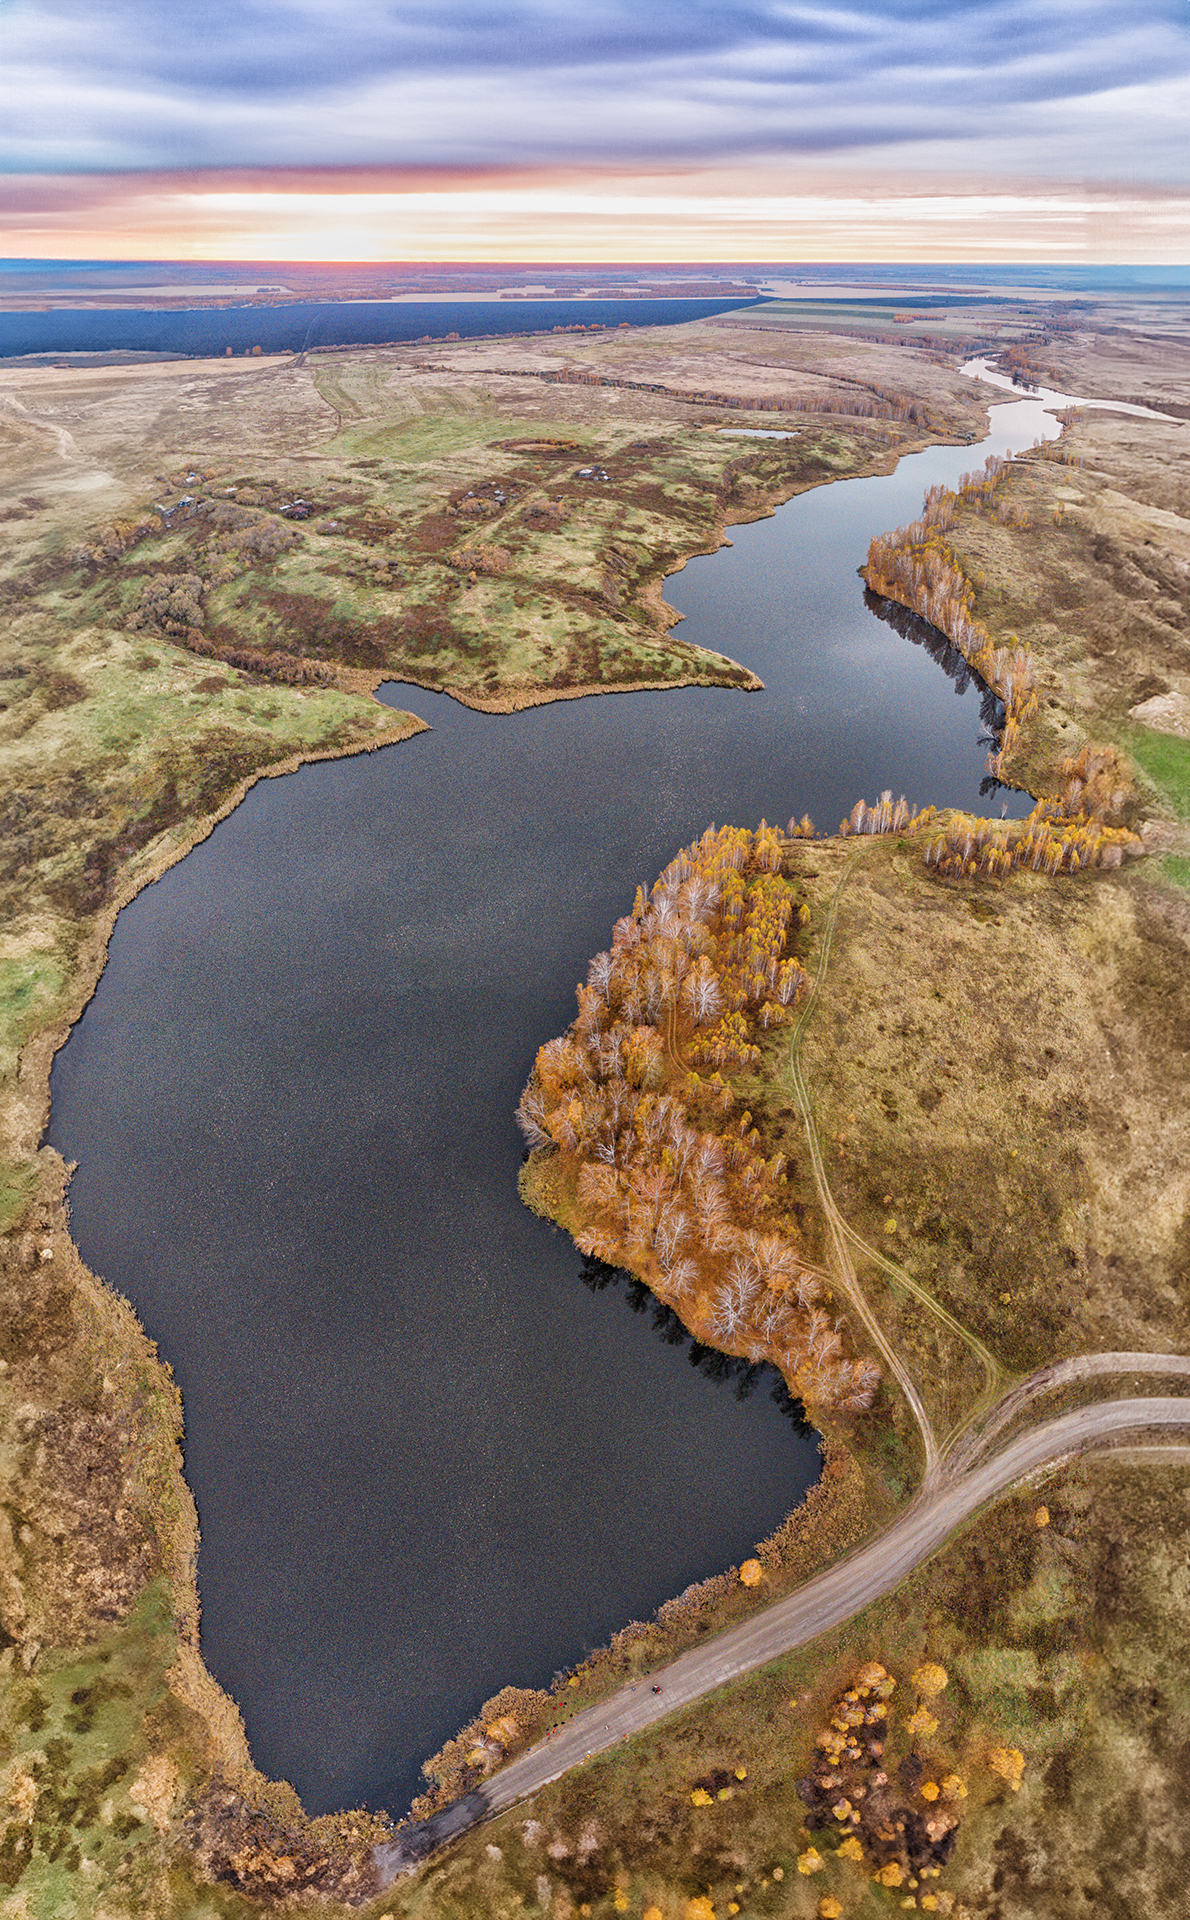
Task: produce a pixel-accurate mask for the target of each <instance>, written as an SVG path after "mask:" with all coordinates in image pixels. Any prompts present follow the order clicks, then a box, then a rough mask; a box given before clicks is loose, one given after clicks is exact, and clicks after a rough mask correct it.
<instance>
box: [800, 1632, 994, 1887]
mask: <svg viewBox="0 0 1190 1920" xmlns="http://www.w3.org/2000/svg"><path fill="white" fill-rule="evenodd" d="M945 1685H946V1672H945V1669H944V1668H942V1667H939V1666H935V1665H933V1664H932V1663H927V1664H926V1665H924V1666H922V1667H919V1668H918V1670H917V1672H916V1673H914V1674H913V1676H912V1680H911V1686H912V1687H913V1689H914V1691H915V1693H916V1695H917V1696H918V1702H919V1704H918V1705H917V1708H916V1711H915V1712H913V1713H912V1714H911V1715H909V1716H908V1717H907V1718H905V1719H904V1720H903V1721H899V1719H898V1711H897V1704H896V1701H895V1699H894V1695H895V1694H896V1692H897V1683H896V1681H895V1680H894V1679H893V1677H892V1675H891V1674H890V1673H889V1672H888V1670H887V1668H885V1667H883V1666H882V1665H881V1664H880V1662H879V1661H878V1660H870V1661H867V1662H866V1663H865V1664H864V1665H863V1666H862V1667H860V1668H859V1670H858V1672H857V1673H856V1674H855V1677H854V1679H853V1680H852V1683H851V1685H850V1686H849V1687H848V1688H847V1689H846V1690H845V1691H844V1692H843V1693H841V1694H839V1695H838V1696H837V1698H836V1699H835V1700H834V1702H833V1704H832V1708H831V1712H830V1715H829V1717H828V1720H827V1724H826V1725H825V1726H824V1727H823V1728H822V1729H821V1730H820V1732H819V1733H818V1734H817V1735H816V1736H815V1747H816V1750H817V1754H816V1759H815V1762H814V1766H813V1768H812V1770H811V1772H810V1774H809V1775H808V1776H807V1777H806V1778H805V1779H804V1780H799V1782H798V1793H799V1794H800V1796H801V1798H802V1800H803V1801H804V1802H805V1804H806V1806H807V1808H808V1809H809V1813H810V1820H811V1825H812V1826H814V1827H815V1828H819V1829H826V1830H828V1831H830V1830H833V1832H834V1835H835V1836H836V1839H837V1842H838V1845H837V1853H838V1855H839V1856H840V1857H841V1858H843V1859H845V1860H851V1861H853V1862H854V1863H855V1865H856V1866H866V1867H867V1869H868V1872H869V1873H870V1874H871V1877H872V1878H873V1879H874V1880H875V1881H876V1882H877V1884H879V1885H881V1886H885V1887H899V1886H905V1885H908V1886H910V1887H917V1886H918V1885H919V1883H921V1882H923V1881H924V1882H929V1881H931V1880H933V1879H935V1878H937V1876H938V1874H939V1873H940V1871H941V1869H942V1868H943V1867H944V1866H945V1865H946V1863H947V1861H948V1860H949V1858H950V1855H951V1853H952V1851H953V1849H954V1845H955V1841H956V1839H957V1837H958V1829H959V1825H960V1812H959V1808H960V1804H961V1802H962V1801H963V1800H964V1799H966V1797H967V1788H966V1785H965V1784H964V1782H963V1780H962V1779H961V1777H960V1776H959V1775H958V1774H957V1773H955V1772H953V1771H951V1772H944V1771H943V1769H942V1767H941V1766H940V1765H939V1764H937V1763H935V1764H933V1765H932V1766H931V1765H930V1764H929V1763H928V1762H927V1761H926V1760H925V1758H924V1757H923V1756H922V1754H921V1752H920V1751H919V1749H920V1743H921V1740H922V1738H923V1737H928V1736H929V1735H931V1734H933V1733H936V1732H937V1729H938V1722H937V1720H936V1719H935V1718H934V1716H933V1715H932V1714H928V1713H925V1712H924V1709H923V1708H922V1706H921V1705H920V1697H921V1695H923V1694H925V1695H927V1696H928V1697H930V1698H936V1697H937V1696H938V1695H939V1694H940V1693H941V1692H942V1690H943V1689H944V1687H945ZM923 1714H924V1721H923V1717H922V1716H923ZM925 1722H928V1726H927V1725H926V1724H925ZM906 1734H908V1735H909V1744H908V1746H906V1741H905V1735H906ZM894 1751H896V1752H901V1753H902V1758H901V1759H900V1761H899V1762H898V1761H896V1760H894V1757H893V1756H894ZM819 1844H820V1845H821V1844H822V1843H821V1841H820V1842H819ZM933 1905H934V1907H935V1908H938V1909H940V1910H942V1911H946V1910H948V1908H949V1900H946V1901H945V1904H943V1900H942V1899H939V1900H935V1901H934V1903H933Z"/></svg>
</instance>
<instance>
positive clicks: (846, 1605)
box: [376, 1398, 1190, 1885]
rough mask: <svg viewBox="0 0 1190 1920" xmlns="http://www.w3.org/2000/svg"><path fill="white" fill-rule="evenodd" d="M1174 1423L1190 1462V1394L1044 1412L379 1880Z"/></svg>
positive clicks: (663, 1671)
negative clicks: (988, 1518) (984, 1523)
mask: <svg viewBox="0 0 1190 1920" xmlns="http://www.w3.org/2000/svg"><path fill="white" fill-rule="evenodd" d="M1171 1427H1173V1428H1184V1429H1185V1432H1186V1438H1185V1440H1184V1442H1183V1443H1182V1444H1181V1445H1180V1446H1179V1447H1178V1448H1177V1449H1176V1451H1177V1453H1179V1454H1180V1455H1183V1456H1184V1457H1185V1458H1186V1460H1187V1461H1188V1462H1190V1398H1187V1399H1151V1400H1146V1399H1137V1400H1110V1401H1105V1402H1102V1403H1100V1404H1099V1405H1096V1406H1089V1407H1080V1408H1078V1409H1077V1410H1076V1411H1075V1412H1073V1413H1067V1414H1063V1415H1062V1416H1061V1417H1060V1418H1058V1419H1056V1420H1050V1421H1047V1422H1046V1423H1045V1424H1044V1425H1043V1426H1039V1427H1036V1428H1034V1429H1032V1430H1031V1431H1030V1432H1028V1433H1024V1434H1021V1435H1020V1436H1019V1437H1018V1438H1017V1439H1015V1440H1012V1441H1010V1442H1009V1443H1008V1445H1006V1446H1005V1447H1003V1448H1002V1449H1001V1450H1000V1451H999V1452H998V1453H996V1454H994V1455H993V1456H992V1458H991V1459H989V1460H985V1461H983V1462H982V1463H981V1464H979V1465H977V1466H973V1467H970V1468H968V1470H967V1471H966V1472H963V1473H959V1474H955V1475H954V1476H953V1477H948V1478H947V1479H946V1480H945V1481H944V1482H943V1483H942V1484H941V1485H938V1484H936V1483H935V1484H934V1485H933V1486H932V1487H930V1488H929V1489H928V1490H923V1491H922V1493H920V1494H919V1495H918V1497H917V1499H916V1500H915V1501H914V1502H913V1504H912V1505H911V1506H910V1507H908V1508H907V1509H906V1511H905V1512H904V1513H903V1514H902V1515H901V1517H900V1518H899V1519H898V1520H896V1521H894V1523H893V1524H892V1526H890V1527H889V1528H887V1529H886V1531H885V1532H884V1533H882V1534H881V1535H880V1536H879V1538H878V1539H876V1540H874V1541H872V1542H871V1544H870V1545H868V1546H867V1547H864V1548H862V1549H861V1550H860V1551H859V1552H858V1553H854V1554H852V1555H851V1556H850V1557H849V1558H848V1559H846V1560H843V1561H840V1562H839V1564H838V1565H837V1566H834V1567H831V1568H830V1569H829V1570H828V1571H827V1572H826V1573H822V1574H819V1575H818V1576H817V1578H816V1579H813V1580H810V1581H808V1582H807V1584H806V1585H805V1586H804V1587H800V1588H799V1589H798V1591H797V1592H796V1593H793V1594H790V1595H789V1596H788V1598H786V1599H784V1600H778V1601H776V1602H775V1603H774V1604H773V1605H772V1606H771V1607H767V1608H765V1610H764V1611H763V1612H762V1613H759V1614H757V1615H756V1616H755V1617H754V1618H753V1619H751V1620H747V1621H745V1622H744V1623H743V1624H742V1625H741V1626H738V1627H733V1628H731V1629H730V1630H729V1631H728V1632H726V1633H722V1634H719V1635H718V1636H717V1637H716V1638H715V1639H714V1640H711V1641H710V1642H708V1643H707V1644H706V1645H705V1646H701V1647H696V1648H694V1649H692V1651H691V1652H689V1653H685V1654H683V1655H682V1656H681V1657H680V1658H679V1659H677V1660H675V1661H673V1662H672V1663H671V1664H670V1665H669V1666H667V1667H662V1668H659V1669H658V1671H657V1672H656V1673H655V1674H649V1675H647V1676H646V1677H645V1678H643V1679H641V1680H640V1681H638V1682H636V1683H635V1685H633V1686H630V1687H625V1688H623V1689H622V1690H621V1691H620V1692H619V1693H617V1694H615V1695H613V1696H612V1698H611V1699H609V1700H606V1701H604V1702H603V1703H602V1705H600V1706H597V1707H590V1708H588V1709H587V1710H586V1711H585V1712H583V1713H579V1714H576V1715H575V1717H574V1719H573V1720H571V1721H568V1722H567V1724H566V1725H565V1726H564V1727H562V1728H561V1729H560V1730H559V1731H558V1732H557V1733H555V1734H553V1735H551V1736H550V1737H549V1738H548V1739H546V1740H542V1741H540V1742H539V1743H538V1744H537V1746H535V1747H532V1748H531V1749H530V1750H529V1752H528V1753H525V1754H522V1755H521V1756H520V1758H519V1759H517V1760H514V1761H513V1762H512V1763H511V1765H509V1766H507V1767H503V1768H501V1770H500V1772H499V1773H497V1774H496V1775H495V1777H494V1778H493V1779H491V1780H490V1781H488V1782H486V1784H485V1785H484V1786H483V1787H481V1788H478V1789H477V1790H476V1791H475V1792H474V1793H472V1794H469V1795H468V1796H467V1801H466V1802H465V1803H464V1802H460V1803H458V1806H457V1807H456V1808H446V1809H445V1810H444V1812H443V1813H442V1814H440V1815H438V1816H437V1817H436V1819H435V1820H434V1821H433V1822H429V1823H427V1827H426V1829H425V1830H424V1832H419V1831H418V1830H416V1829H414V1830H411V1831H407V1832H406V1833H403V1834H402V1835H401V1836H400V1838H399V1839H398V1840H397V1841H396V1842H395V1843H394V1844H393V1845H390V1846H384V1847H380V1848H378V1849H377V1855H376V1857H377V1865H378V1866H379V1868H380V1871H381V1874H382V1876H383V1877H384V1881H385V1884H386V1885H387V1884H388V1883H389V1882H390V1881H391V1880H393V1879H395V1878H397V1876H398V1875H399V1874H400V1873H402V1872H404V1871H407V1870H408V1868H409V1867H410V1866H411V1865H412V1864H413V1863H414V1862H415V1861H416V1860H417V1859H419V1858H421V1857H424V1855H425V1853H426V1852H428V1851H431V1850H432V1849H433V1848H434V1847H435V1846H437V1845H440V1844H442V1842H443V1841H444V1840H445V1839H447V1838H450V1837H453V1834H454V1833H456V1832H458V1831H461V1830H463V1828H465V1827H466V1826H470V1825H473V1824H475V1823H476V1822H477V1821H479V1820H482V1819H485V1818H487V1817H488V1816H489V1815H491V1814H493V1813H499V1812H502V1811H503V1810H504V1809H505V1808H507V1807H510V1806H514V1805H515V1804H516V1802H517V1801H518V1800H524V1799H527V1798H528V1797H529V1796H530V1795H531V1794H533V1793H536V1792H537V1790H538V1789H539V1788H540V1787H543V1786H545V1785H546V1784H547V1783H548V1782H549V1781H551V1780H556V1779H557V1778H558V1777H559V1775H561V1774H563V1773H567V1772H569V1770H570V1769H571V1768H572V1767H576V1766H581V1765H582V1764H583V1763H584V1762H585V1761H586V1760H588V1759H590V1758H591V1756H592V1755H593V1754H597V1753H603V1752H606V1750H607V1749H608V1748H609V1747H613V1746H615V1745H616V1744H617V1743H618V1742H619V1741H621V1740H623V1739H626V1738H628V1737H630V1736H631V1735H633V1734H636V1733H640V1732H641V1731H642V1730H643V1729H644V1728H645V1727H649V1726H652V1725H654V1724H655V1723H656V1722H657V1721H659V1720H663V1719H665V1718H666V1717H667V1716H668V1715H670V1714H672V1713H676V1712H678V1711H679V1710H681V1709H682V1708H685V1707H689V1706H692V1705H693V1704H694V1702H695V1701H697V1700H700V1699H702V1698H703V1697H704V1696H705V1695H706V1694H708V1693H713V1692H714V1691H715V1689H716V1688H718V1687H721V1686H725V1685H726V1684H727V1683H728V1682H729V1681H732V1680H735V1679H737V1678H738V1677H739V1676H740V1675H741V1674H745V1673H750V1672H751V1671H752V1670H753V1668H755V1667H760V1666H764V1665H766V1664H767V1662H768V1661H770V1660H775V1659H776V1658H777V1657H778V1656H779V1655H781V1654H783V1653H788V1652H789V1651H791V1649H792V1648H794V1647H799V1646H802V1645H804V1643H805V1642H806V1641H808V1640H813V1639H815V1638H816V1637H817V1635H818V1634H820V1633H824V1632H825V1631H826V1630H827V1628H829V1627H833V1626H836V1625H838V1624H839V1622H840V1621H843V1620H849V1619H850V1618H851V1617H852V1616H853V1615H854V1614H857V1613H860V1612H861V1611H862V1610H863V1608H864V1607H866V1606H867V1605H868V1604H869V1603H870V1602H871V1601H873V1600H876V1599H879V1598H880V1596H881V1595H882V1594H885V1593H889V1592H891V1590H892V1589H893V1588H894V1587H896V1586H899V1585H900V1583H901V1582H902V1581H903V1580H904V1579H905V1578H906V1577H907V1576H908V1575H909V1574H910V1573H912V1572H913V1571H914V1569H915V1568H916V1567H919V1566H921V1564H922V1562H923V1561H925V1560H928V1559H929V1557H930V1555H931V1554H933V1553H934V1552H936V1551H937V1549H938V1548H939V1547H940V1546H942V1545H943V1543H944V1542H945V1541H946V1540H947V1538H948V1537H949V1536H950V1534H952V1533H953V1532H954V1531H955V1529H956V1528H957V1527H959V1526H961V1525H962V1524H963V1522H964V1521H965V1520H967V1519H969V1518H970V1516H971V1515H972V1514H974V1513H976V1512H978V1511H979V1509H980V1508H981V1507H983V1506H985V1505H986V1504H987V1503H988V1502H989V1501H991V1500H994V1499H995V1498H996V1497H997V1495H999V1494H1001V1493H1003V1492H1004V1491H1005V1490H1006V1489H1007V1488H1008V1487H1010V1486H1012V1485H1013V1484H1014V1483H1015V1482H1017V1481H1019V1480H1022V1479H1027V1478H1028V1476H1029V1475H1030V1474H1031V1473H1035V1472H1036V1471H1037V1470H1038V1469H1039V1468H1041V1467H1045V1466H1049V1465H1051V1464H1052V1463H1053V1462H1055V1461H1057V1460H1060V1459H1063V1458H1066V1457H1068V1456H1069V1455H1072V1454H1075V1453H1080V1452H1083V1451H1085V1450H1086V1449H1087V1448H1090V1447H1096V1446H1099V1445H1102V1444H1103V1443H1104V1442H1105V1441H1109V1440H1111V1439H1112V1438H1113V1437H1114V1436H1116V1435H1118V1434H1129V1435H1131V1436H1136V1437H1137V1438H1139V1437H1140V1436H1143V1435H1144V1434H1145V1433H1146V1432H1148V1433H1152V1434H1153V1435H1154V1439H1156V1430H1158V1429H1162V1428H1165V1429H1168V1428H1171ZM1158 1444H1159V1445H1160V1448H1161V1452H1162V1453H1163V1454H1165V1455H1167V1456H1168V1455H1169V1454H1170V1453H1171V1452H1173V1451H1175V1449H1173V1448H1171V1446H1170V1442H1169V1440H1168V1439H1167V1438H1166V1439H1163V1440H1161V1441H1160V1442H1158ZM654 1686H658V1687H660V1689H661V1691H660V1693H654V1692H653V1691H652V1689H653V1687H654Z"/></svg>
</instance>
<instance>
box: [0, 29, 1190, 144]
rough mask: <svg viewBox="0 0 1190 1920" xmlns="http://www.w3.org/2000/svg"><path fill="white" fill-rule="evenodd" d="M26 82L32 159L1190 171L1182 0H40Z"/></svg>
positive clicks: (16, 124)
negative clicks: (896, 163) (335, 2)
mask: <svg viewBox="0 0 1190 1920" xmlns="http://www.w3.org/2000/svg"><path fill="white" fill-rule="evenodd" d="M6 68H7V73H8V82H7V95H8V107H7V114H6V118H7V122H8V130H7V141H6V151H5V150H3V149H0V158H2V159H3V161H4V164H6V165H7V166H8V168H9V169H10V170H18V171H19V170H26V171H38V172H40V171H52V170H55V169H58V168H62V169H71V170H75V171H78V170H89V169H96V170H102V169H121V168H158V167H163V166H234V165H255V166H293V165H311V164H321V165H390V166H391V165H396V166H425V165H436V166H458V165H472V166H476V165H482V166H501V165H508V164H511V163H515V162H521V163H525V164H550V163H564V162H567V161H577V162H581V163H608V162H612V163H614V162H615V161H616V160H617V159H618V160H622V161H624V162H635V163H641V162H643V163H656V162H659V161H663V160H665V159H683V160H685V161H687V162H695V161H698V160H699V159H703V158H705V159H711V158H727V157H730V156H746V155H758V154H771V155H805V156H818V155H820V156H825V157H827V158H828V159H829V158H830V157H831V156H842V157H844V158H847V157H849V156H856V155H863V154H864V153H869V154H873V155H874V154H876V153H878V152H879V153H886V154H887V155H888V156H890V159H891V158H892V157H895V156H896V155H897V154H898V153H899V152H901V151H902V150H905V149H912V150H913V151H914V153H915V154H916V155H918V156H919V158H920V157H921V156H922V155H924V154H925V153H927V152H928V153H929V154H931V155H932V156H933V159H932V162H925V163H926V164H931V163H932V164H935V165H937V166H939V167H944V166H950V165H953V164H955V161H956V158H958V160H959V164H964V157H965V163H966V164H969V165H970V166H972V167H976V168H978V167H980V166H986V165H987V164H989V163H990V162H991V157H992V156H993V155H994V156H996V158H995V161H994V164H995V165H997V166H998V167H1001V166H1011V167H1012V168H1013V170H1015V171H1018V172H1022V173H1029V172H1035V171H1037V170H1038V169H1039V167H1046V168H1049V167H1051V166H1052V165H1053V164H1054V162H1055V160H1057V161H1058V163H1059V171H1064V172H1065V173H1066V174H1067V176H1068V177H1075V176H1077V175H1079V174H1084V173H1085V174H1089V175H1090V176H1093V177H1099V178H1110V177H1113V176H1119V177H1124V178H1143V179H1149V180H1154V181H1161V180H1168V179H1171V178H1185V177H1186V174H1187V171H1188V169H1190V143H1188V142H1186V140H1185V137H1184V127H1185V124H1186V122H1187V120H1188V119H1190V99H1188V97H1187V93H1186V77H1187V74H1188V73H1190V32H1188V28H1187V8H1186V4H1185V0H1130V4H1129V5H1128V6H1126V7H1121V6H1120V5H1119V4H1118V0H1111V4H1108V0H1047V4H1046V5H1045V6H1039V5H1038V4H1037V0H880V4H873V0H855V3H854V4H833V3H832V0H821V3H820V4H813V3H809V4H802V3H801V0H742V3H739V0H737V4H732V0H723V4H713V3H712V0H651V4H650V5H649V6H648V7H645V6H642V5H641V4H640V0H632V4H617V3H616V0H592V3H591V4H589V5H587V6H582V5H580V4H578V3H577V0H507V4H505V5H503V6H498V5H497V6H491V5H479V4H474V3H473V0H435V3H434V4H430V0H346V4H343V5H339V6H335V7H329V6H327V5H326V4H325V3H324V0H289V3H288V4H281V0H244V3H243V4H240V5H236V6H231V5H228V4H226V0H212V3H211V4H210V5H201V6H199V5H195V4H194V3H193V0H180V4H178V5H175V6H172V7H169V8H163V7H162V6H161V5H160V0H108V3H107V4H105V5H104V6H102V7H96V6H95V4H94V0H17V4H16V5H15V6H14V7H13V8H12V9H11V11H10V13H9V16H8V24H7V32H6ZM1179 129H1180V133H1179Z"/></svg>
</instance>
